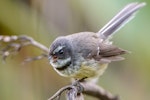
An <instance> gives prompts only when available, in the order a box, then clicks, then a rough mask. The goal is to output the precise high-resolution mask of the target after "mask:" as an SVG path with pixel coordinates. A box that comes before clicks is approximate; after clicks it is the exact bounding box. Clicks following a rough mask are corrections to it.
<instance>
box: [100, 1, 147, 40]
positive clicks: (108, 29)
mask: <svg viewBox="0 0 150 100" xmlns="http://www.w3.org/2000/svg"><path fill="white" fill-rule="evenodd" d="M145 5H146V3H137V2H136V3H131V4H128V5H127V6H125V7H124V8H123V9H122V10H121V11H120V12H119V13H118V14H117V15H116V16H115V17H113V18H112V20H110V21H109V22H108V23H107V24H106V25H105V26H104V27H103V28H102V29H101V30H100V31H99V32H98V34H99V35H100V37H101V38H102V39H104V40H105V39H108V38H109V37H110V36H111V35H112V34H113V33H115V32H116V31H118V30H119V29H120V28H121V27H123V26H124V25H125V24H126V23H127V22H129V21H130V20H131V19H132V18H134V15H135V13H136V12H137V11H138V10H139V9H140V8H142V7H144V6H145Z"/></svg>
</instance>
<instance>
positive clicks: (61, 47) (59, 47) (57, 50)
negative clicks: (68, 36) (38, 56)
mask: <svg viewBox="0 0 150 100" xmlns="http://www.w3.org/2000/svg"><path fill="white" fill-rule="evenodd" d="M64 47H65V46H58V47H57V48H56V49H55V50H54V51H53V53H54V54H55V53H56V52H59V50H61V49H63V48H64Z"/></svg>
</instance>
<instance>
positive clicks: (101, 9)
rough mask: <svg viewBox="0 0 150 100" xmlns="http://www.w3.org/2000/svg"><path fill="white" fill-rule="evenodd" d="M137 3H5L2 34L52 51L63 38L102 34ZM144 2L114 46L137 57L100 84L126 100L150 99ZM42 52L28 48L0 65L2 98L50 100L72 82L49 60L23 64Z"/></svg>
mask: <svg viewBox="0 0 150 100" xmlns="http://www.w3.org/2000/svg"><path fill="white" fill-rule="evenodd" d="M136 1H137V0H136ZM136 1H135V0H124V1H123V0H1V1H0V35H29V36H32V37H33V38H34V39H35V40H37V41H39V42H41V43H43V44H44V45H46V46H47V47H49V45H50V44H51V42H52V41H53V40H54V39H55V38H56V37H57V36H60V35H68V34H72V33H76V32H80V31H94V32H97V31H98V30H99V29H100V28H101V27H102V26H103V25H104V24H106V23H107V22H108V21H109V20H110V19H111V18H112V17H113V16H114V15H115V14H116V13H117V12H118V11H119V10H120V9H121V8H122V7H124V6H125V5H126V4H128V3H130V2H136ZM138 1H139V2H146V3H147V6H146V7H144V8H143V9H141V10H140V11H139V12H138V14H137V15H136V17H135V19H134V20H132V21H131V22H130V23H128V24H127V25H126V26H125V27H124V28H122V29H121V30H120V31H119V32H118V33H117V34H116V35H115V36H114V38H113V41H114V44H116V45H117V46H120V47H121V48H124V49H127V50H129V51H131V53H130V54H126V55H125V56H124V57H125V58H126V60H124V61H121V62H114V63H112V64H110V65H109V68H108V69H107V71H106V72H105V74H104V75H103V76H102V77H101V78H100V80H99V82H98V83H99V84H100V85H101V86H103V87H104V88H105V89H106V90H108V91H111V92H112V93H113V94H118V95H119V96H120V97H121V100H150V95H149V94H150V85H149V84H150V78H149V77H150V46H149V44H150V39H149V38H150V28H149V26H150V21H149V18H150V13H149V9H150V6H149V3H150V1H148V0H145V1H144V0H138ZM38 54H39V51H38V50H37V49H36V48H34V47H25V48H23V49H22V50H21V52H20V53H18V54H15V55H13V56H11V57H9V58H8V59H7V60H6V62H3V61H2V60H1V61H0V100H46V99H47V98H49V97H50V96H51V95H52V94H53V93H55V92H56V91H57V90H58V89H59V88H60V87H63V86H64V85H66V84H68V83H69V79H67V78H64V77H61V76H59V75H58V74H57V73H56V72H55V71H54V70H53V69H52V67H51V66H50V65H49V62H48V60H47V59H43V60H41V61H35V62H31V63H27V64H24V65H23V64H22V62H23V59H25V58H26V57H31V56H36V55H38ZM87 99H88V98H87ZM89 100H91V98H90V99H89Z"/></svg>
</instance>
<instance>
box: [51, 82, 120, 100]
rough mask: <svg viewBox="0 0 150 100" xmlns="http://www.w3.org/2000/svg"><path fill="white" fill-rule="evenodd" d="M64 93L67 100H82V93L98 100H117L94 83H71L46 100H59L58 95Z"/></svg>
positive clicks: (117, 99)
mask: <svg viewBox="0 0 150 100" xmlns="http://www.w3.org/2000/svg"><path fill="white" fill-rule="evenodd" d="M64 91H67V100H84V98H83V95H82V93H83V94H87V95H90V96H93V97H96V98H98V99H100V100H119V98H118V97H117V96H113V95H112V94H111V93H110V92H107V91H105V90H104V89H103V88H102V87H100V86H98V85H96V84H95V83H89V82H80V83H75V84H74V83H73V84H72V85H68V86H65V87H63V88H61V89H60V90H58V91H57V92H56V93H55V94H54V95H53V96H52V97H50V98H49V99H48V100H54V99H56V100H59V99H58V98H60V95H61V94H62V93H63V92H64Z"/></svg>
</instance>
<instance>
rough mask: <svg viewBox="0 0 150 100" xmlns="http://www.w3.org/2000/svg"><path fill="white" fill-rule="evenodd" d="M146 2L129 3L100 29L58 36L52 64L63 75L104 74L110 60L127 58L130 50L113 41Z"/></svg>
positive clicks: (51, 50) (83, 76)
mask: <svg viewBox="0 0 150 100" xmlns="http://www.w3.org/2000/svg"><path fill="white" fill-rule="evenodd" d="M145 5H146V3H145V2H141V3H138V2H133V3H129V4H128V5H126V6H125V7H124V8H123V9H122V10H121V11H120V12H119V13H118V14H116V16H114V17H113V18H112V19H111V20H110V21H109V22H108V23H107V24H106V25H105V26H104V27H102V28H101V29H100V30H99V31H98V32H79V33H74V34H70V35H66V36H59V37H57V38H56V39H55V40H54V41H53V42H52V44H51V45H50V48H49V54H48V56H49V57H48V58H49V61H50V64H51V66H52V67H53V68H54V70H55V71H56V72H57V73H58V74H59V75H61V76H63V77H68V78H73V79H84V78H86V79H93V78H97V77H100V76H101V75H102V74H103V73H104V72H105V70H106V68H107V66H108V64H109V63H111V62H113V61H120V60H123V59H124V58H123V57H121V55H123V54H126V53H127V52H128V51H127V50H124V49H122V48H119V47H117V46H115V45H113V43H112V41H111V38H112V36H113V35H114V34H115V33H116V32H117V31H118V30H119V29H120V28H122V27H123V26H124V25H125V24H126V23H127V22H129V21H130V20H131V19H133V18H134V17H135V14H136V13H137V11H138V10H139V9H141V8H142V7H144V6H145Z"/></svg>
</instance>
